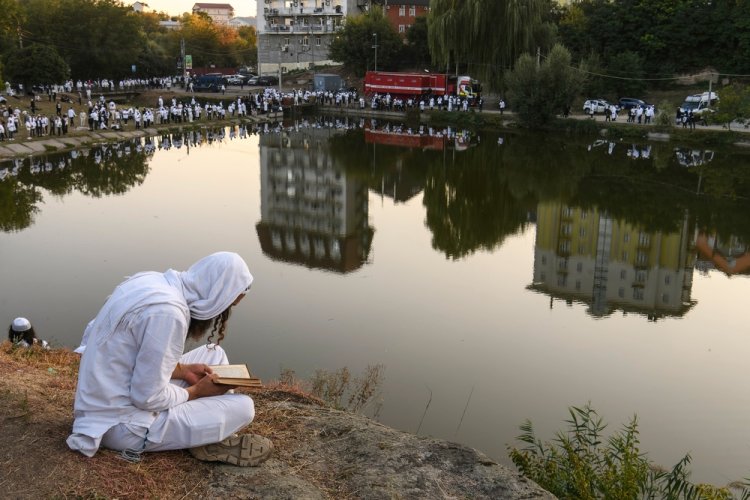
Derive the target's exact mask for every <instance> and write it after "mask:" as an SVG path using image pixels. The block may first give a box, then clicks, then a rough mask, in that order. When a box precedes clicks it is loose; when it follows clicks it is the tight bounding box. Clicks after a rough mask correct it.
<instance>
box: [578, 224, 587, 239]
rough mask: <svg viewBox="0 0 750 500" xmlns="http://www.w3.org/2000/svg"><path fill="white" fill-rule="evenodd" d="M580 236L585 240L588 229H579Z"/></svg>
mask: <svg viewBox="0 0 750 500" xmlns="http://www.w3.org/2000/svg"><path fill="white" fill-rule="evenodd" d="M578 235H579V236H580V237H581V238H585V237H586V228H585V227H582V228H581V229H579V230H578Z"/></svg>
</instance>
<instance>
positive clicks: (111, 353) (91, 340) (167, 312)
mask: <svg viewBox="0 0 750 500" xmlns="http://www.w3.org/2000/svg"><path fill="white" fill-rule="evenodd" d="M252 281H253V277H252V275H251V274H250V271H249V269H248V267H247V264H245V262H244V260H242V258H241V257H240V256H239V255H237V254H235V253H230V252H218V253H215V254H212V255H209V256H208V257H204V258H203V259H201V260H199V261H198V262H196V263H195V264H193V265H192V266H191V267H190V268H189V269H188V270H187V271H185V272H178V271H175V270H172V269H170V270H168V271H167V272H165V273H158V272H144V273H139V274H136V275H135V276H132V277H130V278H128V279H127V280H125V281H124V282H123V283H121V284H120V285H119V286H118V287H117V288H115V290H114V292H113V293H112V295H111V296H110V297H109V298H108V299H107V301H106V302H105V304H104V306H103V307H102V309H101V310H100V311H99V313H98V314H97V316H96V318H94V320H93V321H91V322H90V323H89V325H88V327H87V328H86V331H85V333H84V338H83V341H82V345H84V346H85V348H84V349H83V356H82V358H81V365H80V369H79V374H78V387H77V389H76V397H75V404H74V410H75V421H74V423H73V434H72V435H71V436H70V437H69V438H68V445H69V446H70V447H71V448H72V449H76V450H79V451H81V452H82V453H84V454H86V455H88V456H93V454H94V453H96V450H97V449H98V447H99V442H100V440H101V436H102V435H104V433H105V432H107V430H109V429H110V428H112V427H113V426H115V425H117V424H129V425H135V426H140V427H145V428H149V427H150V426H151V424H152V423H153V421H154V420H155V419H156V417H157V416H159V413H160V412H162V411H165V410H168V409H170V408H173V407H175V406H178V405H181V404H183V403H185V402H186V401H187V400H188V393H187V390H186V389H184V388H182V387H179V386H178V385H175V384H173V383H170V378H171V375H172V373H173V371H174V369H175V367H176V366H177V362H178V361H179V359H180V356H182V354H183V350H184V346H185V340H186V336H187V329H188V325H189V324H190V318H191V317H193V318H195V319H211V318H214V317H216V316H218V315H219V314H220V313H222V312H223V311H224V310H226V309H227V308H228V307H229V306H230V305H231V304H232V303H233V302H234V301H235V300H236V299H237V297H238V296H239V295H241V294H243V293H245V292H246V291H247V289H248V288H249V286H250V284H251V283H252ZM150 439H152V440H153V439H156V440H158V436H151V437H150Z"/></svg>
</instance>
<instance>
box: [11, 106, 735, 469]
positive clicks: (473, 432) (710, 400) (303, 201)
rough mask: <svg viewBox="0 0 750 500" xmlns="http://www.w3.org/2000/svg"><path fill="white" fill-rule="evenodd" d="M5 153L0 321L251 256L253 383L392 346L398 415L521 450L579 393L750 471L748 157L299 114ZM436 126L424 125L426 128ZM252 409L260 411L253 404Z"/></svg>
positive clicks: (234, 348) (483, 443)
mask: <svg viewBox="0 0 750 500" xmlns="http://www.w3.org/2000/svg"><path fill="white" fill-rule="evenodd" d="M260 132H261V133H257V131H250V130H244V129H239V128H236V127H235V128H226V129H217V130H214V131H208V130H204V131H202V133H201V134H200V136H197V135H195V134H186V135H184V136H180V135H178V136H171V137H170V136H163V137H162V136H159V137H155V138H152V139H151V140H145V139H141V140H139V141H135V142H128V143H123V144H120V145H117V146H114V145H110V146H106V147H95V148H91V149H89V150H84V151H78V152H75V153H73V154H70V153H68V154H65V155H51V156H48V157H34V158H26V159H23V160H20V161H16V162H4V163H0V179H2V180H0V229H2V232H0V283H2V287H1V288H0V313H1V316H0V319H1V320H2V321H4V322H5V324H9V323H10V321H11V320H12V319H13V318H14V317H16V316H20V315H22V316H26V317H28V318H30V319H31V321H32V323H33V324H34V326H35V328H36V329H37V331H38V332H39V334H40V336H41V337H42V338H46V339H47V340H49V341H50V342H51V343H53V344H54V345H64V346H69V347H74V346H76V345H77V344H78V341H79V340H80V336H81V333H82V331H83V328H84V326H85V325H86V323H87V322H88V321H89V320H90V319H91V318H93V316H94V315H95V314H96V312H97V311H98V308H99V307H100V306H101V304H102V303H103V301H104V300H105V298H106V297H107V295H108V294H109V293H110V292H111V291H112V289H113V288H114V286H115V285H117V284H118V283H119V282H120V281H122V279H123V278H124V277H125V276H126V275H130V274H133V273H135V272H138V271H143V270H159V271H164V270H166V269H168V268H174V269H178V270H184V269H186V268H187V267H188V266H189V265H190V264H192V263H193V262H194V261H196V260H197V259H199V258H201V257H203V256H205V255H207V254H209V253H211V252H214V251H218V250H231V251H236V252H239V253H240V254H241V255H242V256H243V257H244V258H245V259H246V261H247V262H248V264H249V265H250V269H251V271H252V272H253V274H254V275H255V283H254V285H253V289H252V292H251V293H250V295H249V296H248V298H247V299H246V300H245V301H243V303H242V304H241V305H240V306H238V307H237V308H236V309H235V311H234V314H233V316H232V320H231V325H230V331H229V334H228V336H227V339H226V341H225V342H224V345H225V347H226V348H227V350H228V352H229V353H230V359H232V360H234V361H238V362H243V361H246V362H247V363H248V364H249V365H250V367H251V369H252V370H253V371H254V372H255V373H256V374H257V375H258V376H260V377H261V378H263V379H264V380H272V379H278V378H279V376H280V373H281V371H282V370H294V372H295V373H296V375H297V377H299V378H309V377H311V376H312V375H313V374H314V373H315V371H316V370H318V369H324V370H328V371H335V370H337V369H340V368H343V367H348V368H349V370H350V371H351V372H352V374H353V375H355V376H356V375H360V374H361V373H363V371H364V370H365V369H366V367H367V366H368V365H376V364H382V365H383V366H384V368H385V380H384V383H383V385H382V394H381V395H380V398H378V399H379V401H380V407H379V408H378V405H371V406H369V407H368V408H367V410H366V412H367V413H368V414H370V415H374V414H375V413H376V412H377V415H376V416H377V418H378V420H380V421H381V422H383V423H385V424H387V425H390V426H393V427H396V428H399V429H403V430H405V431H410V432H417V431H419V434H420V435H430V436H435V437H439V438H445V439H449V440H455V441H459V442H462V443H466V444H468V445H470V446H473V447H476V448H478V449H480V450H482V451H484V452H485V453H487V454H489V455H490V456H492V457H494V458H496V459H497V460H499V461H501V462H502V463H506V464H510V461H509V459H508V458H507V449H506V448H507V446H508V445H519V443H518V442H517V441H516V440H515V437H516V436H517V435H518V434H519V432H520V431H519V430H518V426H519V424H521V423H522V422H523V421H524V419H527V418H528V419H531V421H532V422H533V423H534V426H535V428H536V431H537V434H538V436H539V437H541V438H542V439H544V440H550V439H552V438H553V437H554V433H555V431H557V430H558V429H562V428H563V427H564V423H563V421H564V419H566V418H568V412H567V408H568V407H569V406H572V405H576V406H580V405H584V404H586V403H587V402H590V403H591V405H592V406H593V407H594V408H595V409H596V410H597V411H598V412H599V414H600V415H601V416H602V417H603V418H604V419H605V420H606V421H607V422H608V423H609V424H610V429H617V428H620V427H621V426H622V425H623V424H625V423H626V422H627V421H628V420H630V418H632V416H633V415H634V414H637V415H638V419H639V423H640V430H641V449H642V450H643V451H645V452H648V454H649V456H650V457H651V458H652V459H653V460H654V461H656V462H657V463H661V464H663V465H665V466H672V465H674V464H675V463H676V462H677V461H678V460H680V458H682V456H683V455H684V454H685V453H688V452H689V453H691V455H692V457H693V463H692V470H693V476H692V479H693V480H694V481H706V482H712V483H714V484H725V483H726V482H728V481H730V480H737V479H741V478H743V477H746V476H748V474H750V391H748V378H750V375H749V374H748V369H747V366H748V363H747V359H748V353H749V352H750V331H748V327H747V312H746V311H745V309H744V307H746V305H747V302H748V297H749V296H750V281H749V280H748V273H749V272H750V254H749V253H748V241H750V217H748V214H750V201H749V200H750V157H748V156H746V155H745V154H744V152H742V151H736V150H727V151H723V150H717V151H706V150H698V149H694V148H691V147H687V146H686V147H678V148H675V145H674V144H664V143H654V144H648V143H641V144H629V143H627V144H626V143H624V142H621V141H614V142H611V143H610V142H605V141H601V140H599V141H593V140H592V141H588V142H587V141H585V140H583V139H571V138H567V137H564V136H545V135H538V134H536V135H531V134H520V133H510V132H508V133H502V134H499V133H498V132H487V131H485V132H472V133H469V132H464V131H461V130H459V131H455V130H442V129H440V130H432V131H430V130H429V129H427V128H425V129H423V130H422V132H423V133H422V134H421V135H420V133H419V132H420V131H419V130H418V129H415V130H413V131H412V134H409V133H408V131H407V130H406V129H405V128H401V127H400V126H398V125H396V124H387V123H384V122H371V121H370V120H366V121H365V120H360V119H354V120H351V119H349V120H343V121H342V120H339V121H336V120H334V119H323V118H315V119H313V118H310V119H308V120H307V121H300V122H296V123H295V122H289V123H285V124H284V126H283V128H282V127H280V126H270V127H268V129H267V130H261V131H260ZM430 132H432V134H430ZM259 411H263V409H262V408H259Z"/></svg>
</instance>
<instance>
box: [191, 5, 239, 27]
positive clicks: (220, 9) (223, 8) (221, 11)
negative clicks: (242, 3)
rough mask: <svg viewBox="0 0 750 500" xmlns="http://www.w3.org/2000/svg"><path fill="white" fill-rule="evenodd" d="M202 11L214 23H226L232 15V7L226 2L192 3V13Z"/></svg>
mask: <svg viewBox="0 0 750 500" xmlns="http://www.w3.org/2000/svg"><path fill="white" fill-rule="evenodd" d="M199 12H203V13H204V14H207V15H208V16H209V17H210V18H211V19H213V21H214V22H215V23H220V24H227V23H228V22H229V20H230V19H232V18H233V17H234V7H232V6H231V5H229V4H228V3H196V4H195V5H193V14H197V13H199Z"/></svg>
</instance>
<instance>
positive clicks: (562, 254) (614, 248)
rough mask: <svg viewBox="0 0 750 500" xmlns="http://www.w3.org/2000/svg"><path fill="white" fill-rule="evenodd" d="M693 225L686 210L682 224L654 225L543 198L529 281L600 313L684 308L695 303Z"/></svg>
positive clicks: (677, 312) (654, 313) (658, 313)
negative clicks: (676, 226)
mask: <svg viewBox="0 0 750 500" xmlns="http://www.w3.org/2000/svg"><path fill="white" fill-rule="evenodd" d="M691 226H692V225H691V221H690V220H688V217H687V216H686V217H685V218H684V219H683V223H682V224H681V226H680V228H679V230H678V231H675V232H662V231H649V230H647V229H645V228H644V227H643V226H638V225H634V224H631V223H629V222H627V221H622V220H616V219H613V218H612V217H610V216H609V215H608V214H607V213H606V211H599V210H597V209H591V210H588V209H584V208H580V207H571V206H567V205H565V204H562V203H553V202H550V203H540V204H539V206H538V207H537V231H536V243H535V247H534V281H533V283H532V284H531V285H530V286H529V288H530V289H533V290H536V291H539V292H543V293H546V294H548V295H550V297H552V298H558V299H563V300H565V301H568V302H570V301H578V302H582V303H585V304H588V305H589V309H588V312H589V314H591V315H592V316H596V317H602V316H607V315H609V314H611V313H612V312H613V311H615V310H621V311H623V312H635V313H638V314H642V315H645V316H647V317H648V318H649V319H651V320H654V321H656V320H657V319H659V318H663V317H665V316H678V317H679V316H683V315H684V314H685V313H686V312H687V311H688V310H689V309H690V308H691V307H693V305H694V304H695V302H694V301H692V300H691V297H690V294H691V290H692V282H693V266H694V264H695V259H696V252H695V236H694V234H695V232H694V230H693V229H692V227H691ZM550 307H552V302H550Z"/></svg>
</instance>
